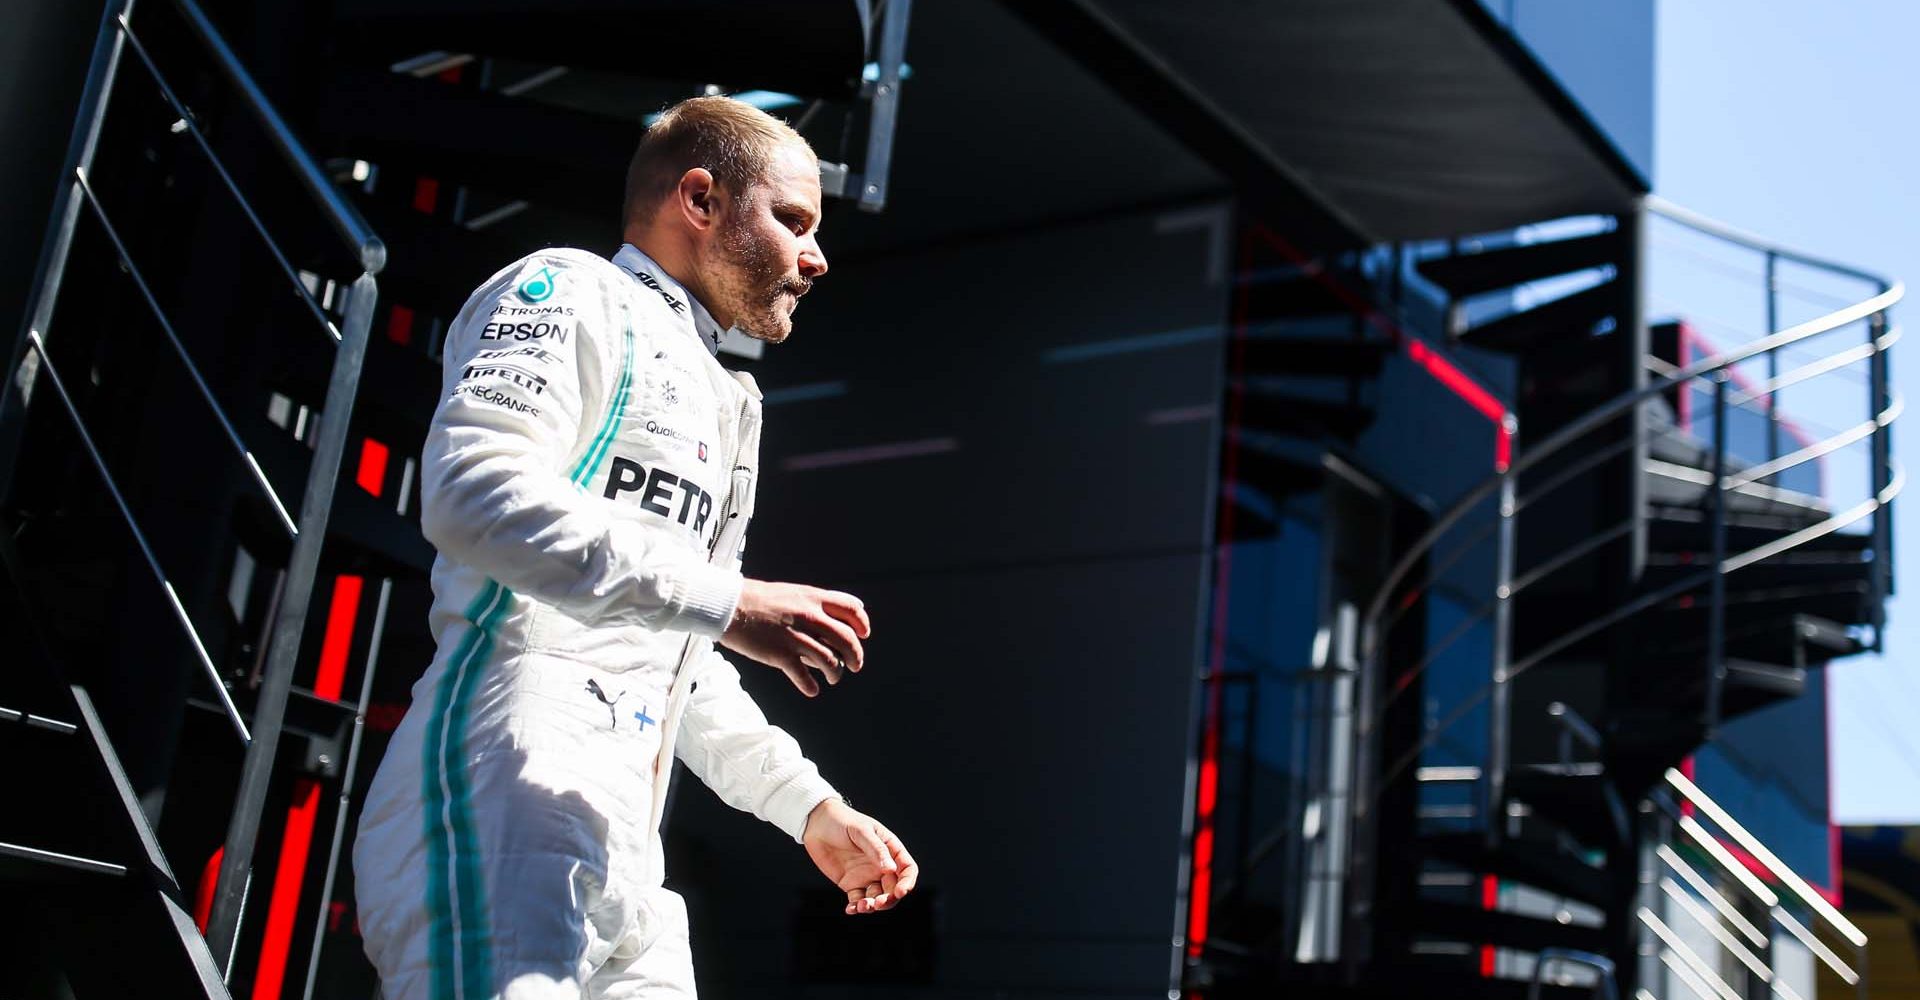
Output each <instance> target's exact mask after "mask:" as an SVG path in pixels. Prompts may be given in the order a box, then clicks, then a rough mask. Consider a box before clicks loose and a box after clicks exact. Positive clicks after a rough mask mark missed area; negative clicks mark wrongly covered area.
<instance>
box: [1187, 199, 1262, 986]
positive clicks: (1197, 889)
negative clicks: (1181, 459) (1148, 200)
mask: <svg viewBox="0 0 1920 1000" xmlns="http://www.w3.org/2000/svg"><path fill="white" fill-rule="evenodd" d="M1252 255H1253V243H1252V240H1250V239H1249V238H1248V237H1247V234H1246V233H1244V232H1242V233H1241V236H1240V273H1241V274H1242V275H1243V276H1244V275H1245V274H1247V273H1248V272H1249V271H1250V270H1251V269H1252V263H1251V262H1252ZM1246 354H1247V292H1246V282H1244V281H1242V282H1241V283H1240V291H1239V294H1238V297H1237V298H1236V300H1235V302H1234V307H1233V355H1232V362H1231V364H1232V369H1231V370H1232V372H1233V373H1234V375H1235V376H1236V377H1235V378H1233V379H1232V380H1231V382H1230V385H1231V388H1230V389H1229V390H1228V395H1227V413H1226V454H1225V456H1224V457H1223V459H1222V461H1221V466H1220V515H1219V520H1218V523H1217V524H1216V525H1215V526H1214V527H1215V538H1216V539H1217V541H1216V544H1215V546H1214V552H1215V555H1214V574H1213V635H1212V637H1211V641H1210V648H1209V649H1208V651H1207V664H1208V666H1207V672H1208V674H1209V675H1210V676H1209V677H1208V678H1207V707H1206V715H1205V719H1204V721H1203V722H1202V724H1201V725H1202V729H1201V741H1200V747H1201V749H1200V787H1199V788H1198V789H1197V790H1196V792H1197V796H1196V799H1195V802H1194V813H1195V815H1194V831H1193V873H1192V879H1191V881H1189V882H1188V890H1187V955H1188V956H1189V957H1192V958H1199V957H1200V954H1201V952H1202V951H1203V950H1204V949H1205V948H1206V944H1207V918H1208V916H1209V911H1210V909H1211V907H1212V905H1213V808H1214V805H1215V803H1216V802H1217V801H1218V795H1219V781H1220V709H1221V705H1220V703H1221V692H1222V687H1223V685H1222V683H1221V681H1220V672H1221V671H1222V670H1223V669H1225V667H1226V662H1227V608H1228V593H1229V591H1230V590H1231V589H1232V587H1231V585H1232V582H1233V511H1234V501H1233V496H1234V487H1235V485H1236V483H1237V482H1238V477H1239V473H1240V421H1241V413H1242V411H1243V410H1244V409H1245V405H1246V388H1245V379H1243V378H1239V377H1238V376H1239V375H1240V373H1241V372H1243V371H1244V370H1245V368H1246Z"/></svg>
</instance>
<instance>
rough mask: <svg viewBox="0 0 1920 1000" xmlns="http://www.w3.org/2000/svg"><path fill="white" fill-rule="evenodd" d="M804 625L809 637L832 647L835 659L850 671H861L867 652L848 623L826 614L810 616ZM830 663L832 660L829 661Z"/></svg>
mask: <svg viewBox="0 0 1920 1000" xmlns="http://www.w3.org/2000/svg"><path fill="white" fill-rule="evenodd" d="M803 624H804V625H805V626H806V631H807V634H808V635H811V636H813V637H814V638H815V639H818V640H820V641H821V642H824V643H826V644H827V645H828V646H830V647H832V649H833V653H834V659H837V660H838V661H840V662H841V663H844V664H845V665H846V668H847V669H848V670H852V671H856V672H857V671H859V669H860V668H861V667H862V666H864V665H865V663H866V656H867V653H866V650H865V649H864V648H863V647H862V646H861V645H860V638H859V636H856V635H854V634H853V629H852V628H851V627H850V626H848V625H847V623H845V622H843V621H841V620H840V619H838V618H835V617H833V616H832V615H830V614H826V613H824V612H822V613H818V614H811V615H808V616H807V617H806V618H805V619H804V621H803ZM829 662H830V663H831V662H832V660H830V661H829Z"/></svg>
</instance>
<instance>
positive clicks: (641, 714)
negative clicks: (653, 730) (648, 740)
mask: <svg viewBox="0 0 1920 1000" xmlns="http://www.w3.org/2000/svg"><path fill="white" fill-rule="evenodd" d="M633 717H634V718H636V719H639V720H640V731H641V732H643V733H644V732H646V731H647V727H648V726H650V725H653V724H654V723H656V722H658V721H660V720H658V719H655V718H652V717H650V716H648V715H647V710H646V709H644V708H643V709H641V710H640V711H638V712H635V713H633Z"/></svg>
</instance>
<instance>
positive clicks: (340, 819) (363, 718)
mask: <svg viewBox="0 0 1920 1000" xmlns="http://www.w3.org/2000/svg"><path fill="white" fill-rule="evenodd" d="M392 598H393V579H392V578H391V577H389V578H387V579H384V580H381V581H380V599H379V601H378V602H376V603H375V604H374V606H373V640H372V643H371V644H370V645H369V646H368V648H367V666H366V669H365V670H363V671H362V672H361V676H360V700H359V701H356V702H354V710H353V738H352V739H351V740H349V741H348V743H347V759H346V761H345V762H344V763H343V764H342V765H341V771H340V799H339V802H338V803H337V804H336V805H335V806H334V814H333V840H332V841H331V842H330V844H329V846H328V848H327V875H326V878H325V879H324V880H322V881H321V883H320V905H319V911H320V912H319V913H317V914H316V915H315V916H314V921H313V947H312V948H310V949H308V951H307V985H306V987H305V988H304V989H303V990H301V992H300V998H301V1000H313V984H314V983H315V981H317V980H318V979H319V978H320V951H321V949H322V948H323V947H324V946H325V944H326V940H327V908H328V906H329V905H330V904H331V903H332V901H333V885H334V879H335V878H336V877H337V876H338V875H339V873H340V845H341V843H342V842H344V841H345V840H346V838H347V816H348V814H350V813H351V812H352V811H353V809H352V800H353V777H354V775H355V774H356V773H357V772H358V771H359V768H360V742H361V739H362V738H363V737H364V736H365V735H366V731H367V701H368V700H369V699H371V698H372V697H373V676H374V672H375V671H376V670H377V669H378V667H379V666H380V642H381V640H382V639H383V638H385V636H386V634H387V605H388V603H389V602H390V601H391V600H392Z"/></svg>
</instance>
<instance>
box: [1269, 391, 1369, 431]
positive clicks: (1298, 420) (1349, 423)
mask: <svg viewBox="0 0 1920 1000" xmlns="http://www.w3.org/2000/svg"><path fill="white" fill-rule="evenodd" d="M1373 418H1374V413H1373V410H1372V409H1371V408H1368V407H1365V406H1352V405H1348V404H1347V403H1343V402H1341V403H1336V402H1331V401H1327V400H1319V399H1302V398H1299V397H1297V396H1286V395H1281V394H1278V393H1268V392H1262V391H1259V390H1257V389H1254V388H1249V389H1248V390H1247V393H1246V395H1245V397H1244V398H1243V399H1242V401H1241V406H1240V421H1241V424H1242V426H1244V427H1245V428H1246V429H1248V430H1253V431H1261V432H1266V433H1271V434H1305V435H1309V436H1317V435H1321V434H1331V435H1334V436H1336V437H1342V438H1351V437H1353V436H1354V435H1356V434H1358V433H1360V432H1361V431H1363V430H1365V429H1367V427H1368V426H1370V425H1371V424H1372V423H1373Z"/></svg>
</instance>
